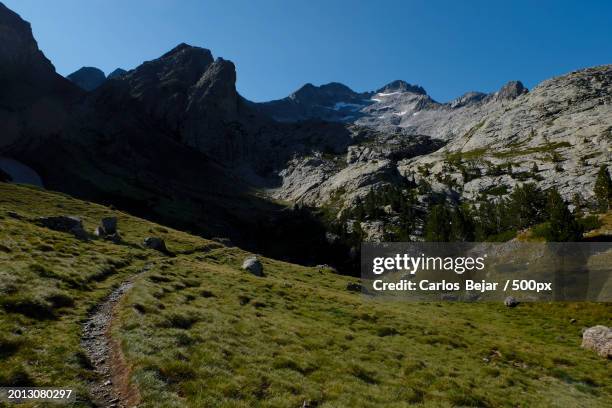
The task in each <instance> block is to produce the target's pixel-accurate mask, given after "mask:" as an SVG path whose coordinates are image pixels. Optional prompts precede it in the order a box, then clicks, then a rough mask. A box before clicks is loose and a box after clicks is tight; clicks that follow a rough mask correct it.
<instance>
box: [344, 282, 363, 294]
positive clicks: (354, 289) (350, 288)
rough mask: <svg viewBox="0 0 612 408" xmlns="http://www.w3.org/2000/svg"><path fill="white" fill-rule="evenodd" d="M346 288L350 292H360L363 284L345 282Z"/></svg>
mask: <svg viewBox="0 0 612 408" xmlns="http://www.w3.org/2000/svg"><path fill="white" fill-rule="evenodd" d="M346 290H348V291H351V292H361V291H362V290H363V286H361V284H360V283H355V282H349V283H347V284H346Z"/></svg>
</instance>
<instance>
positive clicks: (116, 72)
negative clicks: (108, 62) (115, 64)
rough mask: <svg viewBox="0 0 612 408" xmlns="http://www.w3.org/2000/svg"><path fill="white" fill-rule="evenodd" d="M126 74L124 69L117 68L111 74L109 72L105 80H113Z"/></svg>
mask: <svg viewBox="0 0 612 408" xmlns="http://www.w3.org/2000/svg"><path fill="white" fill-rule="evenodd" d="M125 73H127V71H126V70H125V69H122V68H117V69H115V70H114V71H113V72H111V73H110V74H108V76H107V77H106V79H113V78H118V77H120V76H122V75H123V74H125Z"/></svg>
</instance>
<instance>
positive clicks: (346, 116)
mask: <svg viewBox="0 0 612 408" xmlns="http://www.w3.org/2000/svg"><path fill="white" fill-rule="evenodd" d="M369 97H370V94H369V93H367V92H366V93H357V92H355V91H353V90H352V89H350V88H349V87H347V86H346V85H343V84H340V83H338V82H331V83H329V84H325V85H321V86H314V85H312V84H306V85H304V86H303V87H301V88H300V89H298V90H297V91H295V92H294V93H292V94H291V95H289V96H288V97H286V98H283V99H279V100H276V101H270V102H263V103H259V104H256V106H257V107H258V108H259V109H260V111H261V112H264V113H265V114H267V115H269V116H271V117H272V118H274V119H275V120H277V121H280V122H297V121H304V120H310V119H316V120H326V121H332V122H352V121H353V120H355V119H356V118H357V117H358V116H359V111H360V110H361V109H362V108H364V107H365V106H367V105H368V104H369V103H370V101H369Z"/></svg>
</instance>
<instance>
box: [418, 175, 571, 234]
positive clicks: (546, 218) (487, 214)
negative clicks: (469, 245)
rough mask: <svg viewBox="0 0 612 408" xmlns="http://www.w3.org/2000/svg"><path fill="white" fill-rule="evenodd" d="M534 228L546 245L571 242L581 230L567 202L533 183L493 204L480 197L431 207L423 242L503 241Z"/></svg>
mask: <svg viewBox="0 0 612 408" xmlns="http://www.w3.org/2000/svg"><path fill="white" fill-rule="evenodd" d="M534 226H537V228H534V232H535V233H536V235H538V236H541V237H543V238H545V239H546V240H547V241H549V242H572V241H579V240H580V239H581V238H582V232H583V227H582V225H581V224H580V223H579V222H578V220H577V219H576V217H575V215H574V214H573V213H572V212H571V211H570V210H569V208H568V204H567V202H565V200H563V198H562V197H561V195H560V194H559V192H558V191H557V190H556V189H554V188H552V189H550V190H548V191H542V190H540V189H539V188H537V187H536V186H535V184H524V185H522V186H519V187H517V188H515V189H514V191H513V192H512V193H511V194H509V195H508V197H507V198H503V199H499V200H497V201H495V202H492V201H488V200H486V199H484V197H482V199H481V200H479V201H478V202H477V203H475V204H473V205H471V206H468V205H462V206H459V207H455V208H453V207H451V206H450V205H448V204H439V205H437V206H434V207H433V208H432V209H431V211H430V214H429V217H428V219H427V223H426V226H425V239H426V240H427V241H505V240H508V239H510V238H512V237H514V236H515V235H516V233H517V231H520V230H523V229H526V228H530V227H534Z"/></svg>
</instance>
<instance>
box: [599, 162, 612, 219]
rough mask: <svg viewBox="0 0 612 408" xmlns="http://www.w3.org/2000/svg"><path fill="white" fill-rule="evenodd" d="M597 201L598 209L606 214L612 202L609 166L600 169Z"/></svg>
mask: <svg viewBox="0 0 612 408" xmlns="http://www.w3.org/2000/svg"><path fill="white" fill-rule="evenodd" d="M595 199H596V200H597V209H598V210H599V211H601V212H606V211H608V209H609V208H610V201H612V180H611V179H610V173H609V172H608V168H607V166H605V165H603V166H601V167H600V169H599V172H598V173H597V180H595Z"/></svg>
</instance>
